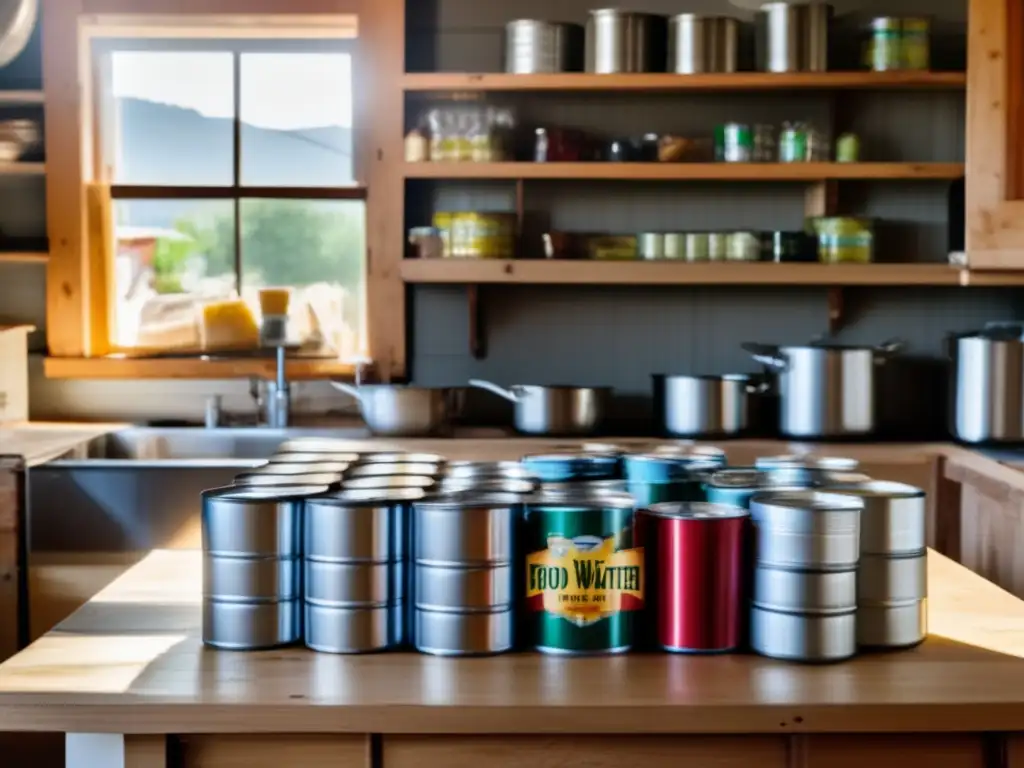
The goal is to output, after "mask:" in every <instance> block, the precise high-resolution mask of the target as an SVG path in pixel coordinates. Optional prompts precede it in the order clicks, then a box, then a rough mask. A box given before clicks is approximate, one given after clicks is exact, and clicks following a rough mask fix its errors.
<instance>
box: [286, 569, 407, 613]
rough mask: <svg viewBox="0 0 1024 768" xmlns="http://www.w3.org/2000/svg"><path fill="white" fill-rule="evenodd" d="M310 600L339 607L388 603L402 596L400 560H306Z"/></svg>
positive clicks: (307, 593)
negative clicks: (372, 561) (347, 561)
mask: <svg viewBox="0 0 1024 768" xmlns="http://www.w3.org/2000/svg"><path fill="white" fill-rule="evenodd" d="M303 578H304V584H303V591H304V597H305V600H306V603H315V604H317V605H328V606H333V607H335V608H351V607H366V606H370V605H387V604H389V603H395V602H398V601H399V600H400V598H401V592H404V590H402V589H401V586H402V584H401V581H402V569H401V564H400V563H395V564H392V563H336V562H324V561H320V560H306V562H305V567H304V576H303Z"/></svg>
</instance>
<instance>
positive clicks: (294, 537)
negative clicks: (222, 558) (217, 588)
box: [202, 486, 327, 557]
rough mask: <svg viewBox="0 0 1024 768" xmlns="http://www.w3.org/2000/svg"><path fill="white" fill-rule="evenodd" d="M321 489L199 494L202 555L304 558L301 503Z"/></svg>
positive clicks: (226, 490) (239, 489) (230, 490)
mask: <svg viewBox="0 0 1024 768" xmlns="http://www.w3.org/2000/svg"><path fill="white" fill-rule="evenodd" d="M326 490H327V488H326V487H325V486H309V487H294V488H287V489H285V488H247V487H236V486H230V487H227V488H214V489H212V490H209V491H203V494H202V534H203V551H204V552H206V553H208V554H214V555H228V556H231V555H234V556H241V557H246V556H249V557H259V556H264V557H298V556H299V555H301V554H302V537H301V532H302V504H303V499H304V498H305V497H306V496H307V495H310V494H313V493H322V492H324V491H326Z"/></svg>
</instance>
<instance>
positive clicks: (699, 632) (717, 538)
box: [637, 502, 750, 653]
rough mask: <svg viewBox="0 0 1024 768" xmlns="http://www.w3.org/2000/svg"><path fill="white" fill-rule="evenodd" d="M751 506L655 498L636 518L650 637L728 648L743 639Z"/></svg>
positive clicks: (679, 646) (694, 647)
mask: <svg viewBox="0 0 1024 768" xmlns="http://www.w3.org/2000/svg"><path fill="white" fill-rule="evenodd" d="M749 524H750V513H749V512H748V511H747V510H745V509H742V508H740V507H730V506H725V505H722V504H707V503H703V502H690V503H668V504H652V505H651V506H650V507H648V508H647V509H645V510H643V511H642V512H641V513H640V514H639V516H638V518H637V532H638V534H639V535H638V538H640V539H641V541H643V545H644V571H645V573H646V574H647V589H648V595H649V597H648V599H647V600H646V603H647V609H646V613H647V617H648V631H649V635H650V640H651V644H652V645H654V646H655V647H660V648H663V649H664V650H667V651H675V652H679V653H723V652H726V651H731V650H734V649H736V648H738V647H739V646H740V645H741V644H742V642H743V628H744V626H745V624H746V622H745V618H744V604H745V601H746V591H747V590H746V582H747V577H746V573H747V563H746V559H747V542H748V539H749V536H748V532H749Z"/></svg>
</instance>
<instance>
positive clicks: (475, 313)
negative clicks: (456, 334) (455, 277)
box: [466, 285, 487, 360]
mask: <svg viewBox="0 0 1024 768" xmlns="http://www.w3.org/2000/svg"><path fill="white" fill-rule="evenodd" d="M466 307H467V308H468V309H469V354H471V355H472V356H473V357H474V358H476V359H477V360H482V359H483V358H485V357H487V339H486V337H485V331H484V322H483V313H482V312H481V310H480V286H478V285H467V286H466Z"/></svg>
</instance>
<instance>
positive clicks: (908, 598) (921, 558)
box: [857, 551, 928, 605]
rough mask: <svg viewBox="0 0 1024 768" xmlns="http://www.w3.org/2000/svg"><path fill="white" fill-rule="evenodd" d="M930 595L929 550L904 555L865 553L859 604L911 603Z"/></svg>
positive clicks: (858, 578) (858, 580) (858, 579)
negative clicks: (892, 555)
mask: <svg viewBox="0 0 1024 768" xmlns="http://www.w3.org/2000/svg"><path fill="white" fill-rule="evenodd" d="M926 597H928V554H927V552H926V551H921V552H918V553H916V554H913V555H907V556H904V557H887V556H885V555H861V558H860V565H859V566H858V571H857V600H858V603H859V605H878V604H882V603H885V604H887V605H888V604H892V603H909V602H914V601H917V600H924V599H925V598H926Z"/></svg>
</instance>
